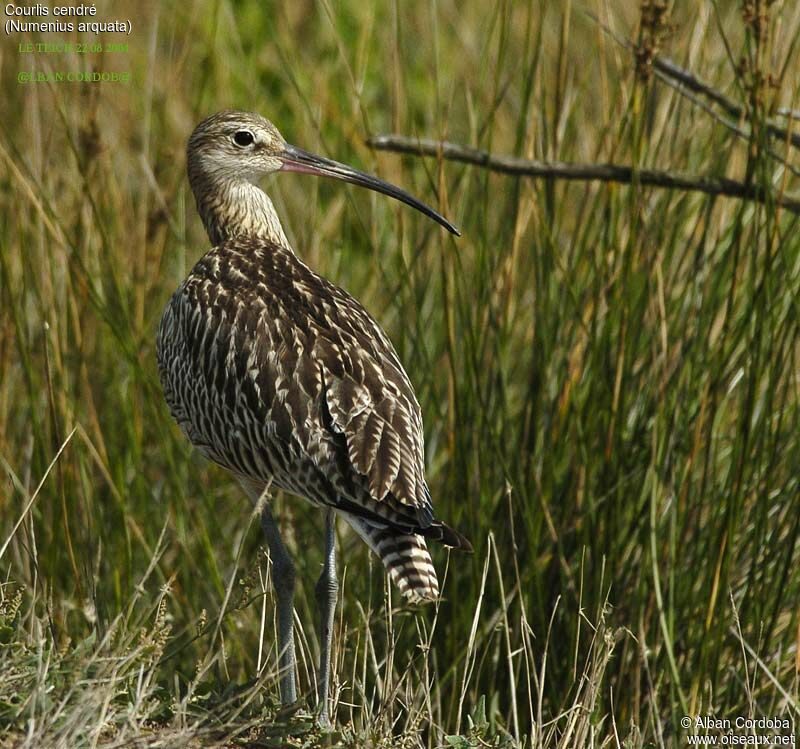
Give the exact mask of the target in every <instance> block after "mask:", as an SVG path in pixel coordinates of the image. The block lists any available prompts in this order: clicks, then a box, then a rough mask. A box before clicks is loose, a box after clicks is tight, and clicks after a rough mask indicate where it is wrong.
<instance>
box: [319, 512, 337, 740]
mask: <svg viewBox="0 0 800 749" xmlns="http://www.w3.org/2000/svg"><path fill="white" fill-rule="evenodd" d="M338 593H339V581H338V580H337V579H336V514H335V513H334V511H333V510H328V511H327V513H326V515H325V561H324V563H323V565H322V574H321V575H320V576H319V580H317V587H316V594H317V605H318V606H319V612H320V643H321V645H320V647H321V652H320V659H319V673H318V674H317V705H318V707H317V715H318V719H319V723H320V725H321V726H323V727H330V725H331V720H330V715H329V713H328V683H329V680H330V673H331V639H332V637H333V616H334V614H335V613H336V598H337V595H338Z"/></svg>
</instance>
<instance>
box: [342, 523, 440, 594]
mask: <svg viewBox="0 0 800 749" xmlns="http://www.w3.org/2000/svg"><path fill="white" fill-rule="evenodd" d="M346 517H347V521H348V522H349V523H350V525H351V526H352V527H353V530H355V531H356V533H358V535H359V536H361V538H363V539H364V541H366V543H367V545H368V546H369V547H370V549H372V551H374V552H375V554H377V555H378V556H379V557H380V559H381V561H382V562H383V566H384V567H385V568H386V571H387V572H388V573H389V577H390V578H391V580H392V582H393V583H394V584H395V585H396V586H397V588H398V590H399V591H400V592H401V593H402V594H403V595H404V596H405V597H406V598H407V599H408V601H409V602H410V603H425V602H428V601H435V600H436V599H437V598H438V597H439V581H438V579H437V578H436V570H435V569H434V568H433V562H432V561H431V555H430V554H429V553H428V547H427V546H426V545H425V539H424V538H423V537H422V536H419V535H404V534H403V533H400V532H398V531H396V530H393V529H392V528H389V527H388V526H385V525H378V524H375V523H372V522H370V521H367V520H363V519H361V518H356V517H353V516H352V515H348V516H346Z"/></svg>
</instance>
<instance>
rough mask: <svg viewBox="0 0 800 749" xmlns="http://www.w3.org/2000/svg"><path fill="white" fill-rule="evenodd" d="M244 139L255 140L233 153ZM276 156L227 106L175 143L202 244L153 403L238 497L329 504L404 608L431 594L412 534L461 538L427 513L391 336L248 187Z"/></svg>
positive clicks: (162, 351)
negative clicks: (371, 555) (307, 256)
mask: <svg viewBox="0 0 800 749" xmlns="http://www.w3.org/2000/svg"><path fill="white" fill-rule="evenodd" d="M243 131H246V132H248V133H250V134H254V135H253V137H254V143H252V144H249V145H247V146H240V145H238V142H237V140H236V138H238V139H239V140H242V141H247V140H249V137H247V136H242V135H241V133H242V132H243ZM288 148H291V147H287V146H286V144H285V142H284V141H283V139H282V138H281V136H280V135H279V134H278V132H277V130H275V128H274V127H273V126H272V125H271V124H270V123H268V122H267V121H266V120H264V119H263V118H260V117H258V116H257V115H250V114H246V113H240V112H223V113H220V114H219V115H215V116H214V117H212V118H209V119H208V120H206V121H204V122H203V123H201V125H199V126H198V128H197V129H196V130H195V132H194V134H193V135H192V138H191V139H190V142H189V176H190V182H191V184H192V189H193V191H194V194H195V198H196V202H197V206H198V210H199V212H200V214H201V217H202V219H203V222H204V225H205V226H206V229H207V231H208V234H209V236H210V238H211V240H212V242H213V243H214V244H215V246H214V248H213V249H212V250H211V251H210V252H208V253H207V254H206V255H204V256H203V257H202V258H201V259H200V260H199V261H198V262H197V264H196V265H195V266H194V268H193V269H192V271H191V273H190V274H189V276H188V277H187V278H186V280H185V281H184V282H183V284H182V285H181V286H180V288H179V289H178V290H177V291H176V292H175V294H174V295H173V297H172V299H171V300H170V301H169V303H168V305H167V307H166V310H165V312H164V315H163V318H162V320H161V325H160V328H159V331H158V341H157V354H158V364H159V370H160V374H161V381H162V385H163V388H164V393H165V396H166V400H167V403H168V405H169V408H170V411H171V412H172V415H173V416H174V418H175V419H176V421H177V422H178V424H179V425H180V427H181V429H182V430H183V432H184V433H185V434H186V436H187V437H188V438H189V440H190V441H191V442H192V443H193V444H194V445H195V446H196V447H197V448H198V449H199V450H200V451H201V452H202V453H203V454H204V455H205V456H206V457H208V458H209V459H211V460H213V461H214V462H216V463H218V464H219V465H221V466H223V467H224V468H226V469H228V470H229V471H231V472H232V473H233V474H235V475H236V476H237V477H238V478H239V480H240V481H241V482H242V484H243V485H244V486H245V488H247V489H248V491H249V493H250V494H251V496H254V497H256V496H258V495H259V494H260V493H261V491H262V490H263V489H264V488H265V487H267V486H268V485H269V486H273V487H278V488H280V489H283V490H285V491H287V492H290V493H292V494H295V495H298V496H300V497H304V498H306V499H308V500H310V501H311V502H312V503H314V504H316V505H319V506H322V507H327V508H332V509H333V510H335V511H336V513H337V514H338V515H339V516H340V517H343V518H345V519H346V520H347V521H348V523H349V524H350V525H351V526H352V527H353V528H354V530H355V531H356V532H357V533H358V534H359V535H360V536H361V537H362V538H363V539H364V540H365V541H366V542H367V543H368V544H369V546H370V547H371V548H372V550H373V551H374V552H375V553H377V554H378V555H379V556H380V557H381V559H382V560H383V562H384V564H385V566H386V568H387V570H388V572H389V574H390V576H391V578H392V580H393V581H394V582H395V583H396V584H397V586H398V587H399V589H400V590H401V592H402V593H403V594H404V595H405V596H406V597H407V598H409V599H410V600H411V601H423V600H431V599H434V598H436V597H437V596H438V595H439V587H438V582H437V578H436V572H435V570H434V568H433V565H432V563H431V559H430V556H429V554H428V551H427V548H426V546H425V538H429V539H434V540H437V541H441V542H443V543H445V544H446V545H449V546H454V547H459V548H465V549H469V543H468V542H467V541H466V539H464V538H463V536H461V535H460V534H458V533H457V532H456V531H454V530H452V529H451V528H449V527H448V526H446V525H444V524H443V523H441V522H440V521H437V520H435V519H434V514H433V507H432V503H431V496H430V493H429V491H428V487H427V485H426V483H425V476H424V446H423V430H422V418H421V414H420V408H419V404H418V403H417V400H416V398H415V396H414V391H413V389H412V387H411V383H410V382H409V379H408V376H407V375H406V373H405V371H404V370H403V367H402V365H401V363H400V361H399V359H398V357H397V353H396V352H395V350H394V348H393V346H392V344H391V342H390V341H389V339H388V338H387V336H386V334H385V333H384V332H383V330H381V328H380V326H379V325H378V323H377V322H376V321H375V320H374V319H373V318H372V317H371V316H370V315H369V313H367V311H366V310H365V309H364V308H363V307H362V306H361V304H359V303H358V302H357V301H356V300H355V299H354V298H353V297H351V296H350V295H349V294H348V293H347V292H345V291H343V290H342V289H340V288H339V287H337V286H335V285H334V284H332V283H331V282H329V281H327V280H325V279H324V278H322V277H320V276H319V275H317V274H316V273H314V272H313V271H312V270H311V269H310V268H308V267H307V266H306V265H305V264H304V263H303V262H301V261H300V259H299V258H298V257H297V256H296V255H295V254H294V252H293V251H292V250H291V248H290V247H289V244H288V241H287V240H286V237H285V234H284V232H283V229H282V228H281V225H280V221H279V220H278V218H277V215H276V214H275V211H274V208H273V206H272V203H271V201H270V200H269V198H268V197H267V196H266V194H265V193H263V192H262V191H261V190H260V189H259V188H258V187H257V186H255V184H253V182H254V181H255V179H257V178H258V177H259V176H261V175H262V174H264V173H267V172H270V171H277V170H278V169H280V168H285V165H283V162H282V161H281V154H282V153H283V152H284V149H288ZM240 152H241V153H240ZM300 153H302V154H304V153H305V152H300ZM327 163H333V162H327ZM337 166H338V165H337ZM298 170H299V169H298ZM304 170H305V169H304ZM401 199H402V198H401ZM428 210H430V209H428Z"/></svg>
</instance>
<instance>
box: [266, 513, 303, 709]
mask: <svg viewBox="0 0 800 749" xmlns="http://www.w3.org/2000/svg"><path fill="white" fill-rule="evenodd" d="M261 527H262V528H263V529H264V535H265V536H266V537H267V546H269V554H270V556H271V557H272V584H273V585H274V586H275V597H276V599H277V604H278V666H279V668H280V671H281V702H282V703H283V704H284V705H288V704H291V703H292V702H295V701H296V700H297V686H296V685H295V678H294V671H295V660H294V576H295V573H294V563H293V562H292V558H291V557H290V556H289V552H288V551H287V549H286V546H284V543H283V540H282V539H281V533H280V530H279V529H278V524H277V523H276V522H275V519H274V518H273V517H272V512H271V511H270V509H269V504H267V503H264V508H263V509H262V510H261Z"/></svg>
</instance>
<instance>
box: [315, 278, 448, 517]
mask: <svg viewBox="0 0 800 749" xmlns="http://www.w3.org/2000/svg"><path fill="white" fill-rule="evenodd" d="M319 280H320V281H321V282H322V283H324V284H325V286H326V292H328V293H330V295H331V298H330V306H329V309H328V316H329V318H330V322H331V325H330V327H329V328H327V329H324V330H320V331H319V332H318V335H317V337H316V341H315V344H314V357H315V359H316V360H317V362H318V365H319V367H320V370H321V372H322V378H323V392H324V398H325V405H326V407H327V411H328V415H329V416H330V428H331V429H332V430H333V431H334V432H335V433H336V434H338V435H341V436H343V437H344V441H345V443H346V447H347V457H348V459H349V462H350V464H351V466H352V468H353V470H354V471H355V472H356V473H357V474H359V475H360V476H362V477H364V479H366V484H367V488H368V491H369V494H370V496H371V497H372V499H373V500H375V501H376V502H388V503H390V504H394V503H395V502H398V503H400V504H401V505H405V506H406V507H413V508H415V510H416V517H417V520H418V523H419V525H420V526H421V527H427V526H428V525H430V523H431V522H432V520H433V510H432V507H431V498H430V493H429V491H428V487H427V485H426V483H425V475H424V452H425V449H424V436H423V429H422V415H421V411H420V407H419V404H418V403H417V399H416V397H415V395H414V391H413V389H412V387H411V383H410V382H409V379H408V376H407V375H406V373H405V371H404V370H403V367H402V365H401V364H400V361H399V359H398V357H397V353H396V352H395V350H394V347H393V346H392V344H391V342H390V341H389V339H388V337H387V336H386V334H385V333H384V332H383V330H382V329H381V328H380V326H379V325H378V323H377V322H376V321H375V320H374V319H373V318H372V317H371V316H370V315H369V313H368V312H367V311H366V310H365V309H364V308H363V307H362V306H361V305H360V304H359V303H358V302H357V301H356V300H355V299H353V298H352V297H351V296H350V295H349V294H347V293H346V292H344V291H343V290H342V289H340V288H338V287H336V286H334V285H333V284H329V283H328V282H327V281H324V279H319Z"/></svg>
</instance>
